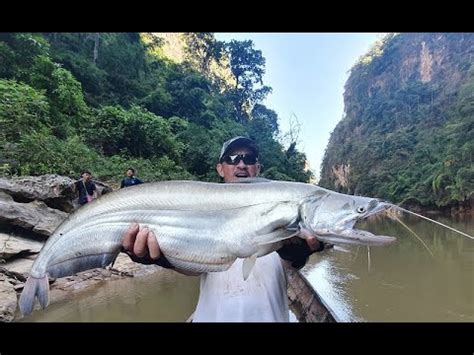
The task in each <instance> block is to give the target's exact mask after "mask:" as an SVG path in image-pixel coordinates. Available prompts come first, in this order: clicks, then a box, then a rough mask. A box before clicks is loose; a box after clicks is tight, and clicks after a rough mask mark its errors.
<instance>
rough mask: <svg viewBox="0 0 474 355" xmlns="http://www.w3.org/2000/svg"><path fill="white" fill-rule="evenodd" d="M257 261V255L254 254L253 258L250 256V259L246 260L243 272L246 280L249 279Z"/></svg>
mask: <svg viewBox="0 0 474 355" xmlns="http://www.w3.org/2000/svg"><path fill="white" fill-rule="evenodd" d="M255 261H257V254H253V255H252V256H249V257H248V258H245V259H244V262H243V264H242V272H243V276H244V280H247V279H248V277H249V275H250V272H251V271H252V269H253V267H254V266H255Z"/></svg>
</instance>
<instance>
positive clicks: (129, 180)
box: [120, 168, 143, 189]
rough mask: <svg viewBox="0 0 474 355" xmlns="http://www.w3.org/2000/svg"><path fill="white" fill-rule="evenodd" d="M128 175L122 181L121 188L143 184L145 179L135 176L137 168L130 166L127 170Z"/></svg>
mask: <svg viewBox="0 0 474 355" xmlns="http://www.w3.org/2000/svg"><path fill="white" fill-rule="evenodd" d="M126 175H127V176H125V177H124V178H123V179H122V183H121V184H120V188H121V189H122V188H124V187H129V186H133V185H139V184H143V181H141V180H140V179H139V178H137V177H135V169H132V168H128V169H127V172H126Z"/></svg>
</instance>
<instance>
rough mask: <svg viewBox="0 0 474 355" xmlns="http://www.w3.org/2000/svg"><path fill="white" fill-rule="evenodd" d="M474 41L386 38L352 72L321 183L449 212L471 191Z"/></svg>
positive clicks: (469, 37)
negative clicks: (448, 209)
mask: <svg viewBox="0 0 474 355" xmlns="http://www.w3.org/2000/svg"><path fill="white" fill-rule="evenodd" d="M473 63H474V35H473V34H462V33H450V34H443V33H439V34H438V33H430V34H424V33H416V34H398V35H390V36H387V37H386V38H385V39H384V40H383V41H381V42H380V43H378V44H377V45H376V46H374V48H373V49H372V50H371V51H370V52H369V53H368V54H367V55H365V56H364V57H362V58H361V59H360V61H359V62H358V63H357V64H356V65H355V66H354V67H353V68H352V70H351V74H350V77H349V79H348V81H347V83H346V86H345V93H344V103H345V116H344V118H343V119H342V120H341V121H340V122H339V124H338V125H337V127H336V128H335V130H334V132H333V133H332V135H331V138H330V142H329V145H328V148H327V151H326V154H325V157H324V161H323V167H322V171H321V181H320V184H321V185H322V186H325V187H327V188H331V189H336V190H339V191H342V192H346V193H355V194H364V195H371V196H377V197H382V198H386V199H390V200H392V201H393V202H403V201H405V200H411V201H412V202H413V201H416V202H417V203H418V204H420V205H427V206H428V205H431V206H438V207H442V206H448V205H453V204H462V203H466V201H469V200H470V199H471V196H472V195H473V193H474V185H473V182H472V181H474V179H473V177H474V168H472V165H473V164H472V159H473V152H474V145H473V139H472V137H473V127H474V123H473V117H474V65H473Z"/></svg>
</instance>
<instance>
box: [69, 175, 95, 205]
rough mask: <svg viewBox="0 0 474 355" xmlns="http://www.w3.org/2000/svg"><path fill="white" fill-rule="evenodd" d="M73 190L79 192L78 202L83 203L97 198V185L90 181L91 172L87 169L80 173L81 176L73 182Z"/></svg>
mask: <svg viewBox="0 0 474 355" xmlns="http://www.w3.org/2000/svg"><path fill="white" fill-rule="evenodd" d="M73 186H74V190H75V192H76V193H77V192H78V193H79V204H80V205H81V206H82V205H85V204H86V203H89V202H92V200H94V199H96V198H97V187H96V185H95V184H94V183H93V182H92V174H91V172H90V171H89V170H84V171H83V172H82V173H81V178H80V179H79V180H78V181H76V182H75V183H74V185H73Z"/></svg>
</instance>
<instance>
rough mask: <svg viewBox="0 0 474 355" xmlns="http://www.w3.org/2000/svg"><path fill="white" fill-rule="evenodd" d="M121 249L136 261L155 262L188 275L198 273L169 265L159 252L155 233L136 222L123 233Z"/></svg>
mask: <svg viewBox="0 0 474 355" xmlns="http://www.w3.org/2000/svg"><path fill="white" fill-rule="evenodd" d="M122 251H123V252H124V253H126V254H127V255H128V256H129V257H130V259H132V260H133V261H135V262H137V263H141V264H146V265H149V264H156V265H159V266H162V267H164V268H167V269H174V270H176V271H177V272H179V273H181V274H184V275H188V276H198V275H200V273H196V272H192V271H188V270H181V269H177V268H175V267H174V266H173V265H171V264H170V262H169V261H168V260H167V259H166V257H165V256H164V255H163V253H162V252H161V249H160V245H159V244H158V239H157V238H156V236H155V233H153V231H151V230H150V229H148V228H147V227H144V226H139V225H138V223H134V224H132V225H131V226H130V228H129V229H128V230H127V231H126V232H125V234H124V235H123V240H122Z"/></svg>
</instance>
